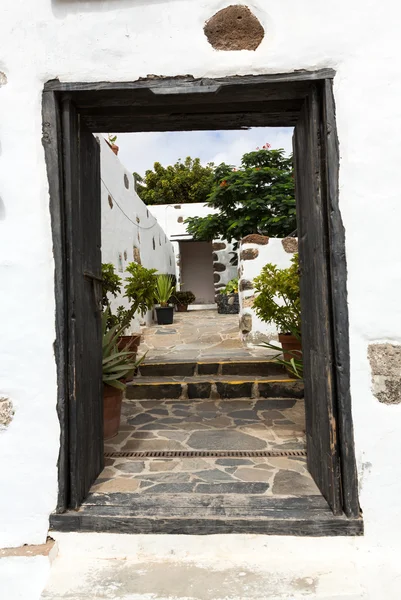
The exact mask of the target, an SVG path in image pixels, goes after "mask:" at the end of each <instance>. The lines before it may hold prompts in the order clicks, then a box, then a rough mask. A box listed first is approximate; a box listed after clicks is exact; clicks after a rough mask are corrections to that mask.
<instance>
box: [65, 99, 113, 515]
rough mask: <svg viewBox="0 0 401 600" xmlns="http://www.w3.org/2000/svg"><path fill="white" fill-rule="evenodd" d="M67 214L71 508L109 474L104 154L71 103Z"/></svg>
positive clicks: (68, 114)
mask: <svg viewBox="0 0 401 600" xmlns="http://www.w3.org/2000/svg"><path fill="white" fill-rule="evenodd" d="M62 139H63V155H64V198H65V213H66V247H65V250H66V256H67V282H68V288H67V290H68V291H67V307H68V311H67V320H68V416H69V448H68V450H69V467H70V494H69V502H68V504H69V506H71V507H72V508H76V507H78V506H79V505H80V504H81V502H82V500H84V498H86V496H87V494H88V492H89V489H90V487H91V485H92V484H93V482H94V481H95V479H96V477H97V476H98V475H99V473H100V471H101V470H102V469H103V465H104V459H103V390H102V340H101V304H100V305H99V299H101V293H100V298H99V292H98V286H99V281H101V250H100V248H101V239H100V234H101V228H100V208H101V204H100V149H99V144H98V143H97V141H96V139H95V137H94V136H93V135H92V133H91V132H90V131H89V129H88V128H87V127H86V125H85V123H84V122H83V121H82V119H81V117H80V115H79V113H78V111H77V109H76V107H75V106H74V104H73V102H72V101H71V100H70V98H65V99H63V101H62Z"/></svg>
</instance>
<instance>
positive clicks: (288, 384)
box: [125, 379, 304, 400]
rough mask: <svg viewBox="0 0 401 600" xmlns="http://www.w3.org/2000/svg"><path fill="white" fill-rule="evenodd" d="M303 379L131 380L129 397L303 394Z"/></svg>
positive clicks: (265, 396)
mask: <svg viewBox="0 0 401 600" xmlns="http://www.w3.org/2000/svg"><path fill="white" fill-rule="evenodd" d="M303 394H304V387H303V382H302V381H299V380H294V379H288V380H283V379H280V380H268V381H263V380H262V381H236V382H230V381H217V382H213V381H199V382H193V383H191V382H188V383H181V382H154V383H153V382H152V383H139V382H138V383H137V382H135V383H131V384H128V385H127V389H126V392H125V395H126V398H127V399H128V400H195V399H210V400H217V399H223V400H224V399H227V400H229V399H236V398H249V399H258V398H287V399H288V398H294V399H300V398H303Z"/></svg>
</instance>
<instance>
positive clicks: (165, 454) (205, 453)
mask: <svg viewBox="0 0 401 600" xmlns="http://www.w3.org/2000/svg"><path fill="white" fill-rule="evenodd" d="M104 456H105V458H200V457H201V458H261V457H266V458H273V457H280V456H293V457H302V456H306V450H259V451H258V450H256V451H252V452H246V451H245V452H243V451H241V452H240V451H232V452H231V451H227V452H221V451H219V450H157V451H148V452H141V451H137V452H135V451H134V452H105V453H104Z"/></svg>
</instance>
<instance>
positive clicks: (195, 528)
mask: <svg viewBox="0 0 401 600" xmlns="http://www.w3.org/2000/svg"><path fill="white" fill-rule="evenodd" d="M179 499H180V501H179V502H177V496H175V495H172V494H170V495H169V494H157V495H152V494H121V493H120V494H118V493H116V494H90V495H89V497H88V498H87V500H86V501H85V502H84V504H83V505H82V507H81V508H80V510H79V511H78V512H75V511H69V512H67V513H64V514H63V515H52V517H51V520H50V526H51V529H53V530H57V531H104V532H108V533H110V532H114V533H159V534H160V533H162V534H173V533H176V534H188V535H191V534H192V535H210V534H216V533H259V534H261V533H262V534H268V535H295V536H313V537H321V536H337V535H341V536H345V535H362V534H363V521H362V519H359V518H357V519H348V518H346V517H344V516H340V517H334V516H333V513H332V511H331V510H330V508H329V507H328V505H327V503H326V501H325V500H324V499H323V498H322V497H321V496H306V497H302V498H266V497H260V496H259V497H258V496H250V495H243V494H225V495H217V494H212V495H210V496H208V495H204V494H185V495H180V497H179Z"/></svg>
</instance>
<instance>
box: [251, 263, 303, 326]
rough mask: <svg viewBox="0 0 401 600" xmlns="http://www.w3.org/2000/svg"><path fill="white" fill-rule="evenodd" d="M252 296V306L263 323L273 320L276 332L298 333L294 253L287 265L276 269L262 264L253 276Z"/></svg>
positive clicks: (297, 292) (271, 265)
mask: <svg viewBox="0 0 401 600" xmlns="http://www.w3.org/2000/svg"><path fill="white" fill-rule="evenodd" d="M254 284H255V292H256V298H255V300H254V303H253V307H254V309H255V311H256V314H257V316H258V317H259V318H260V319H262V321H265V322H266V323H274V324H275V325H276V326H277V328H278V330H279V332H280V333H292V334H294V335H299V334H300V331H301V303H300V297H299V266H298V254H294V256H293V258H292V260H291V266H290V267H288V268H287V269H278V268H277V266H276V265H274V264H272V263H268V264H267V265H265V266H264V267H263V269H262V271H261V273H260V275H259V276H258V277H256V278H255V279H254Z"/></svg>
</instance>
